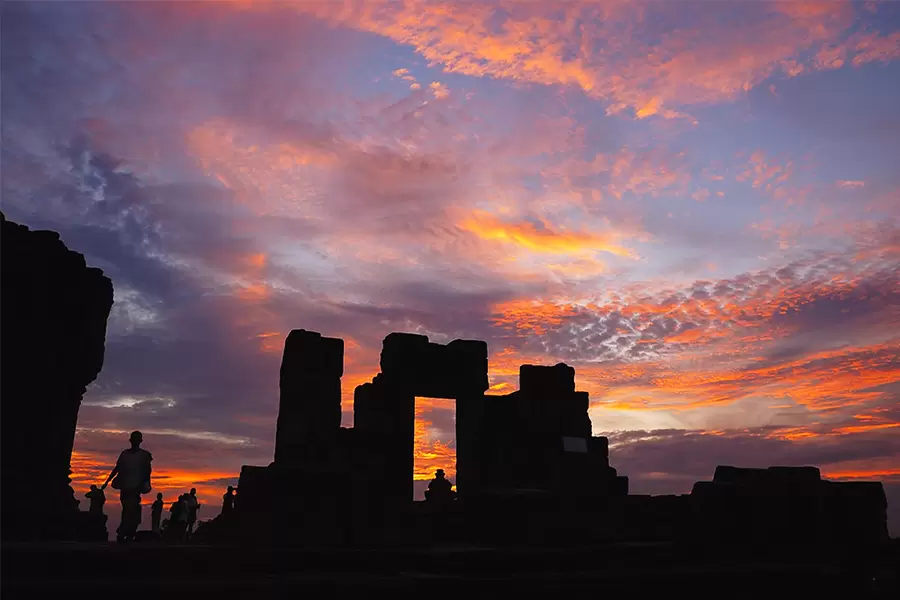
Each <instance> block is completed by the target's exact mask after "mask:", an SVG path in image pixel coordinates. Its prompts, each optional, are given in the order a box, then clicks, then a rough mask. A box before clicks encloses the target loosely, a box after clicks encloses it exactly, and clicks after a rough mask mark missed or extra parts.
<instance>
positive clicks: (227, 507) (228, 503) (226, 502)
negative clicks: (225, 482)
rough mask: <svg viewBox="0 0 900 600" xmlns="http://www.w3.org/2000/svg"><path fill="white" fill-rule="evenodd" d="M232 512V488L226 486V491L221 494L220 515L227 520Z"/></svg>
mask: <svg viewBox="0 0 900 600" xmlns="http://www.w3.org/2000/svg"><path fill="white" fill-rule="evenodd" d="M232 511H234V486H230V485H229V486H228V491H226V492H225V493H224V494H222V515H223V516H224V517H225V518H227V517H228V515H230V514H231V513H232Z"/></svg>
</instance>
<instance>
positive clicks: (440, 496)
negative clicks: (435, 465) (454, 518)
mask: <svg viewBox="0 0 900 600" xmlns="http://www.w3.org/2000/svg"><path fill="white" fill-rule="evenodd" d="M452 488H453V484H452V483H451V482H450V480H449V479H447V478H446V477H445V476H444V470H443V469H438V470H437V471H435V472H434V479H432V480H431V481H430V482H428V489H427V490H425V500H427V501H429V502H438V503H444V502H449V501H450V500H453V498H455V497H456V492H454V491H453V489H452Z"/></svg>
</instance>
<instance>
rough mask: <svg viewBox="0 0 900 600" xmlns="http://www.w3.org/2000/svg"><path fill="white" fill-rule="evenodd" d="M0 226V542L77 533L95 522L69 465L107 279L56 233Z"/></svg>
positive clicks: (99, 356) (101, 337) (94, 365)
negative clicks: (0, 536) (82, 504)
mask: <svg viewBox="0 0 900 600" xmlns="http://www.w3.org/2000/svg"><path fill="white" fill-rule="evenodd" d="M0 221H2V236H0V244H2V249H0V260H2V266H0V276H2V281H0V289H2V293H3V298H2V303H0V315H2V323H0V330H2V347H0V359H2V366H0V370H2V378H0V382H2V383H0V387H2V389H0V398H2V442H0V443H2V467H0V477H2V484H0V485H2V490H3V499H2V514H3V538H4V539H5V540H10V539H21V538H52V539H67V538H72V537H77V536H78V535H80V534H79V532H78V531H77V530H78V529H79V528H80V527H81V526H83V525H84V523H81V525H79V523H80V522H81V521H89V520H90V519H91V516H90V515H88V513H86V512H84V513H79V510H78V501H77V500H76V499H75V497H74V493H73V491H72V488H71V487H70V486H69V483H70V480H69V474H70V460H71V455H72V446H73V444H74V441H75V426H76V422H77V420H78V409H79V407H80V406H81V397H82V395H83V394H84V392H85V389H86V387H87V385H88V384H90V383H91V382H92V381H93V380H94V379H95V378H96V377H97V374H98V373H99V372H100V368H101V367H102V365H103V353H104V344H105V340H106V321H107V318H108V317H109V311H110V309H111V308H112V303H113V288H112V282H111V281H110V280H109V279H108V278H107V277H104V275H103V272H102V271H101V270H100V269H95V268H90V267H88V266H87V265H86V264H85V260H84V256H82V255H81V254H79V253H77V252H73V251H71V250H69V249H68V248H66V246H65V244H63V242H62V241H60V238H59V234H58V233H55V232H52V231H31V230H29V229H28V228H27V227H25V226H23V225H18V224H16V223H13V222H11V221H7V220H6V218H5V216H3V215H2V213H0ZM94 525H99V527H101V528H102V527H104V525H103V524H102V523H100V524H96V523H95V524H94ZM101 535H102V534H101ZM103 537H104V538H105V535H103Z"/></svg>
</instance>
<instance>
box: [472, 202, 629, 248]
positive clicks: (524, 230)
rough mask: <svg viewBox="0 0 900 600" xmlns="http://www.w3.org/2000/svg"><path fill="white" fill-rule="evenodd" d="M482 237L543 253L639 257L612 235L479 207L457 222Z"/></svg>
mask: <svg viewBox="0 0 900 600" xmlns="http://www.w3.org/2000/svg"><path fill="white" fill-rule="evenodd" d="M457 226H458V227H460V228H461V229H463V230H465V231H469V232H471V233H474V234H475V235H476V236H478V237H479V238H481V239H483V240H490V241H495V242H498V243H502V244H511V245H515V246H519V247H521V248H524V249H526V250H530V251H532V252H537V253H540V254H569V253H584V252H606V253H609V254H614V255H616V256H624V257H628V258H636V256H635V254H634V253H633V252H632V251H631V250H629V249H627V248H624V247H622V246H620V245H618V244H616V243H615V236H613V235H597V234H591V233H584V232H570V231H564V230H561V229H555V228H553V227H552V226H551V225H550V224H549V223H547V222H546V221H542V227H538V226H537V225H535V224H533V223H530V222H522V223H506V222H504V221H501V220H500V219H498V218H496V217H494V216H493V215H491V214H490V213H487V212H484V211H476V212H475V213H474V214H473V215H472V216H470V217H469V218H466V219H465V220H463V221H462V222H460V223H458V225H457Z"/></svg>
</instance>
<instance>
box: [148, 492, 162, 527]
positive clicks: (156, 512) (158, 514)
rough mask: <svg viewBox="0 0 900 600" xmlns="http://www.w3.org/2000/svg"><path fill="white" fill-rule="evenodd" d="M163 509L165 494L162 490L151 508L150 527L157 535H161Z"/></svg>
mask: <svg viewBox="0 0 900 600" xmlns="http://www.w3.org/2000/svg"><path fill="white" fill-rule="evenodd" d="M162 511H163V495H162V492H160V493H158V494H156V500H154V501H153V506H151V508H150V528H151V529H152V530H153V533H155V534H156V535H159V522H160V520H162Z"/></svg>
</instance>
